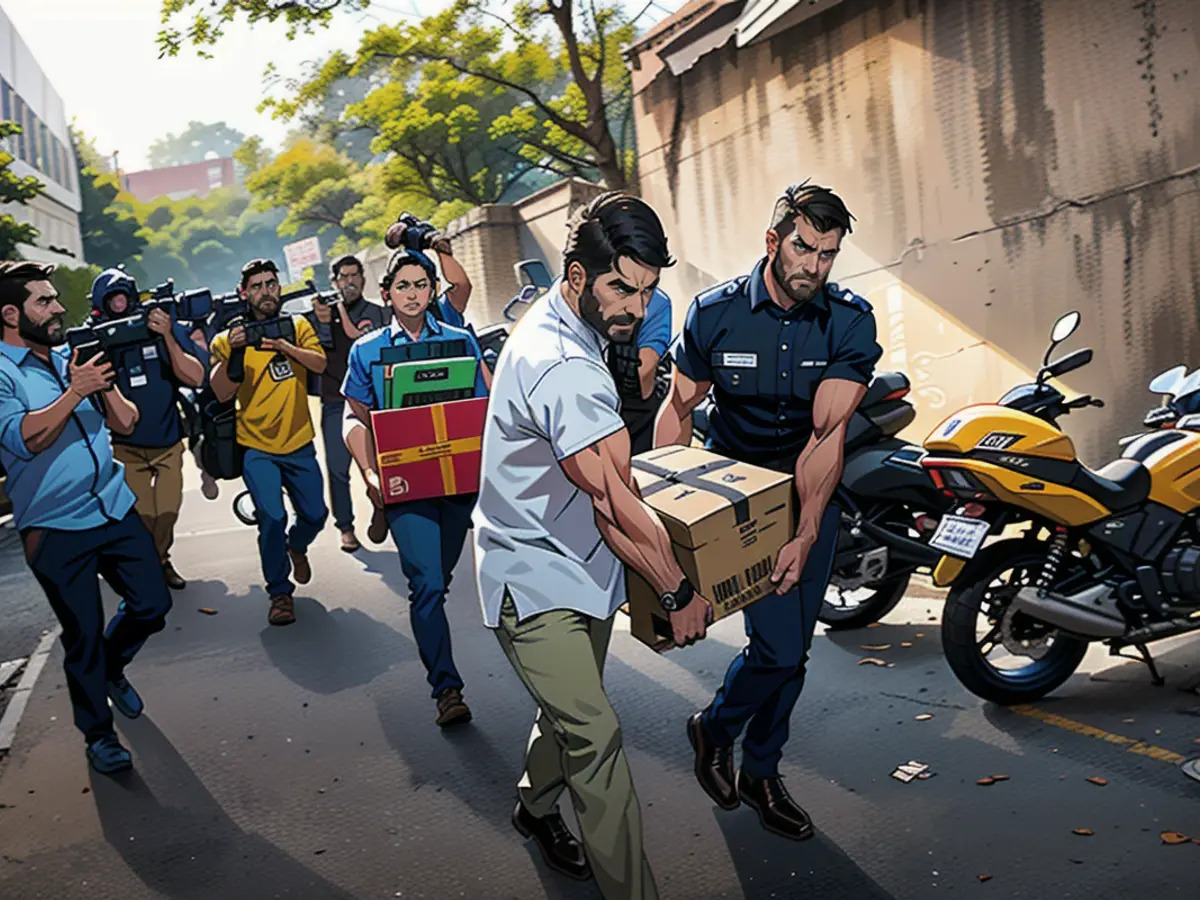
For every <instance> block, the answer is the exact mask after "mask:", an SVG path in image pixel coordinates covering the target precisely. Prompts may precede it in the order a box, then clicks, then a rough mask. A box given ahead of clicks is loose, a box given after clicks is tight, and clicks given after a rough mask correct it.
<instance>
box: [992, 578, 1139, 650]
mask: <svg viewBox="0 0 1200 900" xmlns="http://www.w3.org/2000/svg"><path fill="white" fill-rule="evenodd" d="M1112 595H1113V589H1112V588H1111V587H1109V586H1108V585H1106V584H1097V585H1093V586H1092V587H1089V588H1085V589H1084V590H1082V591H1080V592H1079V593H1077V594H1071V595H1070V596H1066V595H1063V594H1054V593H1051V592H1050V591H1042V590H1039V589H1038V588H1036V587H1026V588H1021V590H1020V591H1018V592H1017V597H1016V599H1015V600H1014V601H1013V608H1014V609H1016V610H1018V611H1019V612H1023V613H1026V614H1027V615H1030V616H1033V617H1034V618H1035V619H1039V620H1041V621H1043V622H1046V623H1047V624H1049V625H1053V626H1055V627H1056V628H1061V629H1062V630H1063V631H1069V632H1071V633H1072V634H1077V635H1080V636H1081V637H1087V638H1114V637H1121V636H1122V635H1123V634H1125V629H1126V627H1127V626H1126V624H1125V619H1124V618H1123V617H1122V616H1121V615H1120V613H1118V612H1117V611H1116V609H1115V608H1114V607H1112V606H1111V605H1109V603H1108V602H1107V601H1108V600H1110V598H1111V597H1112Z"/></svg>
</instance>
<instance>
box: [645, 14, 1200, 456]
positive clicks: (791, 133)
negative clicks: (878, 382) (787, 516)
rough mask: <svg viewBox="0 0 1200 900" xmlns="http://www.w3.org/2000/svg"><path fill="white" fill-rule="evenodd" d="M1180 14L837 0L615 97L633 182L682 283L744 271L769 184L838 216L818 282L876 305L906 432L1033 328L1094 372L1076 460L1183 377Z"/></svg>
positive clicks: (1194, 141)
mask: <svg viewBox="0 0 1200 900" xmlns="http://www.w3.org/2000/svg"><path fill="white" fill-rule="evenodd" d="M1197 96H1200V3H1196V2H1194V0H1146V2H1133V0H1090V2H1083V0H924V2H921V0H846V2H843V3H841V4H839V5H838V6H836V7H834V8H833V9H831V10H830V11H829V12H827V13H824V14H822V15H820V16H817V17H815V18H813V19H810V20H809V21H807V22H805V23H804V24H803V25H802V26H800V27H797V28H792V29H789V30H787V31H784V32H782V33H780V34H778V35H777V36H775V37H773V38H771V39H768V40H766V41H764V42H762V43H759V44H755V45H751V46H748V47H745V48H743V49H742V50H741V51H738V50H736V49H735V47H734V45H733V43H732V42H731V43H730V44H728V45H727V46H726V47H724V48H723V49H721V50H718V51H715V52H713V53H711V54H709V55H708V56H705V57H703V58H701V59H700V61H699V62H698V63H697V64H696V65H695V66H694V67H693V68H692V69H691V70H689V71H687V72H685V73H684V74H683V75H682V76H680V77H678V78H676V77H673V76H671V75H670V74H669V73H664V74H663V75H660V76H659V77H658V78H657V79H655V80H654V81H653V82H652V83H651V84H650V85H649V86H648V87H647V88H646V89H645V90H643V91H642V92H641V94H640V95H639V96H638V98H637V103H636V113H637V129H638V131H637V134H638V145H639V152H640V154H641V162H640V164H641V170H640V171H641V184H642V193H643V196H644V197H645V198H646V199H647V200H649V201H650V202H651V203H653V204H654V206H655V207H656V209H658V211H659V212H660V214H661V215H662V216H663V218H664V222H665V224H666V225H667V228H668V234H669V236H670V240H671V248H672V251H673V252H674V254H675V255H676V256H677V257H679V258H680V260H681V262H680V264H679V265H678V266H676V268H675V269H674V270H673V271H671V272H670V273H668V275H667V276H666V277H665V278H664V287H665V288H666V289H667V290H668V292H669V293H671V294H672V296H673V297H674V298H675V302H676V307H677V308H676V315H677V317H678V316H681V315H682V313H683V309H684V307H685V306H686V303H687V299H688V297H689V296H690V295H692V294H694V293H695V292H697V291H699V290H701V289H703V288H705V287H707V286H709V285H711V284H713V283H715V282H717V281H721V280H724V279H726V278H729V277H731V276H733V275H735V274H738V273H740V272H744V271H747V270H748V269H749V268H750V267H751V266H752V265H753V263H754V262H755V260H756V259H757V258H758V256H759V255H761V253H762V246H763V244H762V234H763V231H764V230H765V228H766V225H767V218H768V216H769V213H770V209H771V205H772V201H773V199H774V197H775V196H776V195H777V193H778V192H779V191H780V190H781V189H782V188H783V187H784V186H785V185H786V184H788V183H789V182H793V181H798V180H802V179H804V178H808V177H811V178H812V179H813V180H814V181H816V182H818V183H821V184H825V185H828V186H831V187H833V188H834V189H835V190H836V191H838V193H840V194H841V195H842V196H843V197H844V199H845V200H846V202H847V204H848V206H849V207H850V209H851V211H852V212H853V213H854V214H855V215H856V216H857V223H856V227H855V230H854V233H853V234H852V235H851V236H850V238H849V239H848V240H847V242H846V245H845V249H844V251H843V254H842V256H841V258H840V259H839V261H838V263H837V265H836V267H835V269H834V279H835V280H837V281H839V282H841V283H842V284H846V285H848V286H850V287H852V288H854V289H855V290H857V291H858V292H860V293H862V294H863V295H865V296H866V297H867V298H868V299H869V300H870V301H871V302H872V303H873V304H874V306H875V310H876V315H877V318H878V321H879V332H880V336H881V342H882V343H883V344H884V345H885V356H884V360H883V363H882V365H884V366H885V367H888V368H899V369H905V370H907V371H908V372H909V374H910V377H912V379H913V381H914V384H915V385H916V399H917V402H918V405H919V408H920V417H919V419H918V421H917V423H916V424H915V425H914V426H913V428H912V429H910V433H909V436H910V437H913V438H917V439H920V438H922V437H924V435H925V434H926V433H927V432H928V430H929V428H930V427H932V426H933V425H934V424H936V423H937V421H939V420H940V419H941V418H942V417H943V416H945V415H946V414H948V413H949V412H951V411H953V410H954V409H956V408H958V407H961V406H963V405H965V404H967V403H972V402H982V401H988V400H991V399H993V398H995V397H997V396H999V394H1000V393H1002V392H1003V391H1004V390H1006V389H1007V388H1008V387H1009V386H1011V385H1012V384H1013V383H1015V382H1016V381H1017V380H1018V379H1021V378H1023V377H1025V376H1026V374H1027V373H1028V371H1029V370H1031V369H1033V368H1035V367H1036V366H1037V365H1038V364H1039V363H1040V360H1041V354H1042V352H1043V350H1044V346H1045V339H1046V335H1047V334H1048V332H1049V330H1050V327H1051V325H1052V323H1053V321H1054V319H1055V318H1056V317H1057V316H1059V315H1060V314H1062V313H1063V312H1066V311H1068V310H1070V309H1078V310H1080V311H1081V312H1082V313H1083V326H1082V328H1081V330H1080V333H1079V336H1078V337H1077V338H1074V339H1072V342H1071V344H1069V345H1068V347H1069V348H1070V349H1074V348H1076V347H1079V346H1084V345H1088V346H1092V347H1094V348H1095V349H1096V351H1097V359H1096V361H1095V362H1094V363H1093V364H1092V365H1091V366H1089V367H1088V368H1086V369H1084V370H1082V371H1081V372H1079V373H1077V374H1076V375H1074V376H1070V377H1069V378H1068V384H1069V387H1071V388H1074V389H1075V390H1077V391H1080V392H1090V393H1093V394H1096V395H1098V396H1101V397H1103V398H1104V399H1105V400H1106V401H1107V402H1108V406H1107V408H1106V409H1104V410H1088V411H1085V412H1082V413H1078V414H1076V415H1075V416H1074V417H1073V419H1074V420H1073V421H1068V426H1067V427H1068V431H1069V432H1070V433H1071V434H1072V435H1073V436H1074V437H1075V438H1076V444H1077V447H1078V448H1079V450H1080V453H1081V455H1082V456H1083V457H1084V459H1085V460H1087V461H1089V462H1091V463H1094V464H1099V463H1102V462H1105V461H1107V460H1108V459H1110V458H1112V457H1113V456H1114V455H1116V449H1117V448H1116V446H1115V443H1114V441H1115V439H1116V437H1117V436H1119V435H1120V434H1124V433H1128V432H1130V431H1131V430H1134V429H1135V427H1136V425H1137V423H1139V422H1140V421H1141V417H1142V415H1143V413H1144V412H1145V410H1146V409H1147V408H1148V407H1149V406H1151V405H1153V401H1152V398H1151V397H1150V395H1149V394H1148V393H1147V392H1146V384H1147V382H1148V381H1149V379H1150V378H1151V377H1152V376H1153V375H1154V374H1156V373H1157V372H1159V371H1161V370H1163V369H1166V368H1169V367H1170V366H1173V365H1176V364H1178V363H1188V364H1189V365H1190V366H1193V367H1194V366H1197V365H1200V338H1198V333H1197V326H1198V324H1200V104H1197V101H1196V98H1197Z"/></svg>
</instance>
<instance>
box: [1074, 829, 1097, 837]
mask: <svg viewBox="0 0 1200 900" xmlns="http://www.w3.org/2000/svg"><path fill="white" fill-rule="evenodd" d="M1095 833H1096V832H1094V831H1092V829H1090V828H1076V829H1075V834H1077V835H1079V836H1080V837H1091V836H1092V835H1093V834H1095Z"/></svg>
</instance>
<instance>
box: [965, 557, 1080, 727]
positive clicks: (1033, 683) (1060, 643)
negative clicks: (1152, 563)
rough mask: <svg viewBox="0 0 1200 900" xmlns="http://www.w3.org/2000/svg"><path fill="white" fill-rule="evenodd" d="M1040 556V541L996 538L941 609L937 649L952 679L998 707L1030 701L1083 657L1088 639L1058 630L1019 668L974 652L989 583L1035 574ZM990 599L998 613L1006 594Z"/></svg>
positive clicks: (1058, 681)
mask: <svg viewBox="0 0 1200 900" xmlns="http://www.w3.org/2000/svg"><path fill="white" fill-rule="evenodd" d="M1045 560H1046V549H1045V547H1043V546H1041V545H1038V544H1032V543H1030V542H1029V541H1027V540H1021V539H1016V540H1008V541H1000V542H999V543H996V544H993V545H992V546H990V547H988V548H987V549H985V550H984V551H983V552H982V553H980V554H979V556H977V557H976V558H975V559H974V560H973V561H972V562H971V563H970V564H968V567H967V568H966V569H964V570H963V572H962V574H961V575H960V576H959V578H958V580H957V581H956V582H955V585H954V587H953V588H951V590H950V595H949V596H948V597H947V598H946V606H945V609H944V610H943V613H942V649H943V651H944V652H945V654H946V662H948V663H949V664H950V668H951V670H953V672H954V674H955V675H956V676H957V677H958V680H959V681H960V682H962V684H963V686H964V687H965V688H966V689H967V690H969V691H970V692H971V693H972V694H974V695H975V696H977V697H981V698H982V699H984V700H988V701H990V702H992V703H997V704H999V705H1001V706H1014V705H1017V704H1021V703H1032V702H1033V701H1035V700H1040V699H1041V698H1042V697H1044V696H1046V695H1047V694H1049V693H1050V692H1051V691H1054V690H1056V689H1057V688H1058V687H1060V686H1061V685H1062V684H1063V683H1064V682H1066V680H1067V679H1068V678H1070V677H1071V676H1072V675H1073V674H1074V673H1075V670H1076V669H1077V668H1079V664H1080V663H1081V662H1082V661H1083V657H1084V654H1086V653H1087V648H1088V642H1087V641H1084V640H1081V639H1079V638H1076V637H1073V636H1070V635H1065V634H1063V633H1061V632H1059V631H1053V632H1051V634H1052V636H1053V643H1052V644H1051V645H1050V647H1049V649H1048V650H1047V651H1046V654H1045V656H1043V657H1042V658H1041V659H1036V660H1031V662H1030V664H1029V665H1027V666H1024V667H1022V668H1020V669H1014V670H1000V669H997V668H996V667H994V666H993V665H991V664H990V663H989V662H988V660H987V658H986V654H982V653H981V652H980V649H981V648H980V644H981V643H982V642H981V641H980V640H979V638H978V637H977V635H976V623H977V620H978V619H979V617H980V616H981V615H986V613H984V611H983V606H984V604H985V602H987V601H989V599H990V597H989V591H990V590H992V589H993V587H994V585H993V582H995V581H997V580H999V578H1000V576H1002V575H1005V574H1007V573H1017V572H1023V573H1032V576H1033V577H1034V578H1036V576H1037V573H1038V572H1039V571H1040V570H1041V567H1042V565H1043V564H1044V563H1045ZM1026 583H1029V582H1026ZM1013 593H1014V594H1015V592H1013ZM992 602H995V603H998V604H1000V607H999V613H1000V614H1002V613H1003V609H1005V608H1007V605H1008V604H1009V603H1011V598H1009V599H1008V600H1007V602H1005V601H1003V600H999V599H997V600H994V601H992ZM993 633H995V630H993ZM985 640H986V638H985ZM993 646H994V642H993ZM989 652H990V651H989Z"/></svg>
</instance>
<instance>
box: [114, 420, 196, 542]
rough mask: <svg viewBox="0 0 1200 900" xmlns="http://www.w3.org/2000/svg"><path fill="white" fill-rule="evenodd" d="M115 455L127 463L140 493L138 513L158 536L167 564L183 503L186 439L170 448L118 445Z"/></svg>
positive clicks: (128, 479)
mask: <svg viewBox="0 0 1200 900" xmlns="http://www.w3.org/2000/svg"><path fill="white" fill-rule="evenodd" d="M113 455H114V456H116V458H117V459H118V460H120V461H121V462H122V463H124V464H125V481H126V483H127V484H128V485H129V487H130V489H131V490H132V491H133V493H134V494H135V495H136V496H137V507H136V508H137V513H138V516H139V518H141V520H142V524H144V525H145V526H146V530H147V531H149V532H150V535H151V536H152V537H153V538H154V548H155V550H157V551H158V560H159V562H161V563H162V564H163V565H166V564H167V561H168V560H169V559H170V558H171V545H172V544H174V543H175V523H176V522H178V521H179V507H181V506H182V505H183V442H182V441H180V442H179V443H178V444H176V445H175V446H174V447H166V448H159V447H156V448H146V447H130V446H129V445H128V444H114V445H113Z"/></svg>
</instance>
